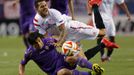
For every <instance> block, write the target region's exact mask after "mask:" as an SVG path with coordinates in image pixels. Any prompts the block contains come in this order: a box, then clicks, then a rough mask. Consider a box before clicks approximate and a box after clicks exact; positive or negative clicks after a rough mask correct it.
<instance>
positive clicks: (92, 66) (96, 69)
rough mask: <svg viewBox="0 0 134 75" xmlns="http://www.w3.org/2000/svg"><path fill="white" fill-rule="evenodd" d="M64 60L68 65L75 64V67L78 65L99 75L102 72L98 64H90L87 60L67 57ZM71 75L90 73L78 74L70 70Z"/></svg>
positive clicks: (78, 73)
mask: <svg viewBox="0 0 134 75" xmlns="http://www.w3.org/2000/svg"><path fill="white" fill-rule="evenodd" d="M65 59H66V61H67V62H68V63H77V65H79V66H80V67H82V68H88V69H90V70H92V71H94V72H95V73H96V74H99V75H101V74H102V73H103V71H104V69H103V68H101V67H100V66H99V65H98V64H92V63H91V62H89V61H88V60H86V59H84V58H79V57H76V56H67V57H66V58H65ZM60 73H61V72H60ZM62 73H63V72H62ZM64 73H65V72H64ZM70 74H71V72H70ZM72 75H92V73H91V72H90V73H89V72H80V71H78V70H72Z"/></svg>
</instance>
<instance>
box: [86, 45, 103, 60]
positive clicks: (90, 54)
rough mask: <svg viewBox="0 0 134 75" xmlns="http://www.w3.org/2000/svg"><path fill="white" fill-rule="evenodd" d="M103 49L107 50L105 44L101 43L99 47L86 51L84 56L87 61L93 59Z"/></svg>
mask: <svg viewBox="0 0 134 75" xmlns="http://www.w3.org/2000/svg"><path fill="white" fill-rule="evenodd" d="M103 48H105V45H104V44H103V43H100V44H98V45H97V46H95V47H93V48H91V49H88V50H87V51H85V52H84V54H85V56H86V57H87V59H88V60H90V59H91V58H92V57H94V56H95V55H96V54H97V53H98V52H99V51H100V50H102V49H103Z"/></svg>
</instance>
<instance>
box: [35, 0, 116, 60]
mask: <svg viewBox="0 0 134 75" xmlns="http://www.w3.org/2000/svg"><path fill="white" fill-rule="evenodd" d="M36 1H37V2H36ZM36 1H35V8H36V10H37V14H36V15H35V17H34V26H35V28H36V29H37V30H38V31H39V33H40V34H42V35H45V36H46V37H47V36H48V34H52V35H53V33H57V31H53V28H54V27H57V28H59V30H60V35H58V36H59V40H58V43H56V44H55V45H56V46H61V45H62V44H63V43H64V41H67V40H69V41H74V42H77V41H80V40H82V39H95V38H96V37H97V36H100V35H101V36H104V35H105V26H104V25H103V24H102V25H99V24H98V23H97V25H99V27H101V28H102V29H97V28H95V27H92V26H88V25H86V24H84V23H82V22H78V21H74V20H72V19H71V17H69V16H66V15H61V13H60V12H59V11H57V10H55V9H48V6H47V4H46V2H45V0H36ZM96 6H97V5H94V9H95V14H99V15H97V16H98V17H97V19H99V18H101V16H100V13H99V11H98V6H97V7H96ZM95 19H96V18H95ZM99 21H101V22H102V23H103V21H102V20H99ZM99 21H98V22H99ZM101 22H99V23H100V24H101ZM102 43H103V45H104V44H105V47H112V48H118V46H117V45H116V44H114V43H111V42H108V41H106V40H103V41H102ZM100 48H104V46H103V47H102V46H96V47H94V48H93V49H92V50H91V49H90V51H87V52H85V55H86V57H87V59H90V58H92V57H93V56H94V55H95V54H96V53H97V52H98V51H99V50H100ZM96 49H97V50H96ZM94 50H96V51H95V52H94ZM81 51H82V50H81ZM90 52H94V53H92V54H90ZM80 53H81V55H82V57H83V56H84V54H83V52H80ZM86 57H85V56H84V58H86Z"/></svg>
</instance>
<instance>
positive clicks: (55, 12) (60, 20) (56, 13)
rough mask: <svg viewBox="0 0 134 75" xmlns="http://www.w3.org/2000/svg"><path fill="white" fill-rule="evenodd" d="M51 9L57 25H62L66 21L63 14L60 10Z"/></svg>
mask: <svg viewBox="0 0 134 75" xmlns="http://www.w3.org/2000/svg"><path fill="white" fill-rule="evenodd" d="M51 11H52V16H53V17H54V19H55V21H56V25H57V26H60V25H61V24H63V23H64V22H65V21H64V18H63V16H62V14H61V13H60V12H59V11H58V10H55V9H51Z"/></svg>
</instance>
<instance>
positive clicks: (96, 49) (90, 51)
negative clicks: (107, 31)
mask: <svg viewBox="0 0 134 75" xmlns="http://www.w3.org/2000/svg"><path fill="white" fill-rule="evenodd" d="M105 47H108V48H118V47H119V46H118V45H117V44H115V43H112V42H110V41H109V40H107V39H105V38H103V40H102V41H101V43H100V44H98V45H97V46H95V47H93V48H90V49H88V50H86V51H85V52H84V54H85V56H86V57H87V59H88V60H90V59H91V58H92V57H94V56H95V55H96V54H97V53H98V52H99V51H100V50H103V49H104V48H105Z"/></svg>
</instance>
